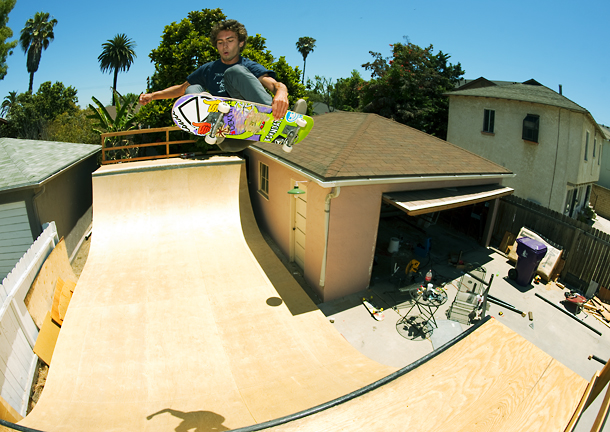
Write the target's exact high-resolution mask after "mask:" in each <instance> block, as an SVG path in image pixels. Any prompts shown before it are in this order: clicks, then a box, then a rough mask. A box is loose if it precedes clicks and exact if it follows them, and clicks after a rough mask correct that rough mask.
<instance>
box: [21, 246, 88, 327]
mask: <svg viewBox="0 0 610 432" xmlns="http://www.w3.org/2000/svg"><path fill="white" fill-rule="evenodd" d="M57 278H61V279H63V281H69V280H70V281H77V280H78V278H77V277H76V275H75V274H74V271H73V270H72V267H71V266H70V261H69V259H68V252H67V250H66V244H65V242H64V241H63V239H62V240H60V242H59V243H58V244H57V246H55V249H53V251H52V252H51V254H50V255H49V256H48V258H47V259H46V261H45V263H44V264H43V266H42V268H41V269H40V272H39V273H38V276H37V277H36V280H35V281H34V283H33V284H32V287H31V288H30V290H29V292H28V293H27V295H26V297H25V301H24V302H25V305H26V307H27V309H28V311H29V312H30V315H32V319H33V320H34V322H35V323H36V325H37V326H38V328H42V324H43V322H44V319H45V317H46V314H47V312H49V311H50V310H51V309H52V307H53V296H54V292H55V284H56V283H57Z"/></svg>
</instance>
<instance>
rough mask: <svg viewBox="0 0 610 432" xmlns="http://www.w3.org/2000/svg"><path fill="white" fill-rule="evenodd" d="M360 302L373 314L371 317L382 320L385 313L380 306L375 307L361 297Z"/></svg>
mask: <svg viewBox="0 0 610 432" xmlns="http://www.w3.org/2000/svg"><path fill="white" fill-rule="evenodd" d="M372 299H373V297H371V300H372ZM362 304H363V305H364V307H366V309H367V310H368V311H369V313H370V314H371V315H372V316H373V318H375V319H376V320H377V321H383V319H384V318H385V315H384V313H383V308H380V309H378V308H376V307H375V306H373V305H372V304H371V303H370V302H369V301H368V300H367V299H365V298H363V299H362Z"/></svg>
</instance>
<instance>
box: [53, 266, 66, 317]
mask: <svg viewBox="0 0 610 432" xmlns="http://www.w3.org/2000/svg"><path fill="white" fill-rule="evenodd" d="M63 289H64V280H63V279H62V278H60V277H58V278H57V282H56V283H55V290H54V291H53V304H52V306H51V319H52V320H53V321H55V322H56V323H57V324H59V325H60V326H61V323H62V321H63V319H61V317H60V316H59V300H60V298H61V293H62V291H63Z"/></svg>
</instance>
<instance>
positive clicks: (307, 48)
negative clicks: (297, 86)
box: [296, 36, 316, 84]
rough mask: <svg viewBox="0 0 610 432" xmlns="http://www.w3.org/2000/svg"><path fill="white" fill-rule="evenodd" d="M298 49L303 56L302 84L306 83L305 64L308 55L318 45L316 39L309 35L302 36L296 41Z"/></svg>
mask: <svg viewBox="0 0 610 432" xmlns="http://www.w3.org/2000/svg"><path fill="white" fill-rule="evenodd" d="M296 45H297V51H298V52H300V53H301V55H302V56H303V79H302V80H301V83H302V84H305V66H306V65H307V56H308V55H309V53H310V52H313V49H314V48H315V47H316V40H315V39H314V38H312V37H309V36H303V37H300V38H299V40H298V41H297V43H296Z"/></svg>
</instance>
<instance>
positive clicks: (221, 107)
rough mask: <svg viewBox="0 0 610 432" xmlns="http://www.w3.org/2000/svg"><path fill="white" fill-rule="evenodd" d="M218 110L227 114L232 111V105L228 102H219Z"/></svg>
mask: <svg viewBox="0 0 610 432" xmlns="http://www.w3.org/2000/svg"><path fill="white" fill-rule="evenodd" d="M218 111H220V112H221V113H223V114H226V113H228V112H229V111H231V106H230V105H229V104H228V103H226V102H221V103H219V104H218Z"/></svg>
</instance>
